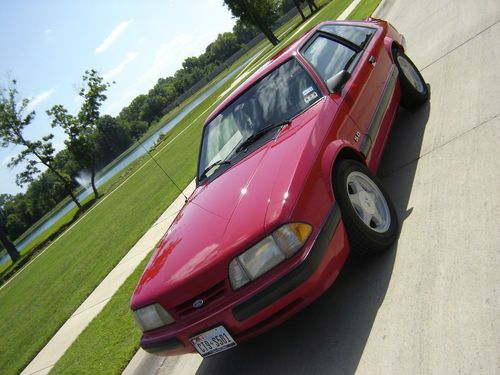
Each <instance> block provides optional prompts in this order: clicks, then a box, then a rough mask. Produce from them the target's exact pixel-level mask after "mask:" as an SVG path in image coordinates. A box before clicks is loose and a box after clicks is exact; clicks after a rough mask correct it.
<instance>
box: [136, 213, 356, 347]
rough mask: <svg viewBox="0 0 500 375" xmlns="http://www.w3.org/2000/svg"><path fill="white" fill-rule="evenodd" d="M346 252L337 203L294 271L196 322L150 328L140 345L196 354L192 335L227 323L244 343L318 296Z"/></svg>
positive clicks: (329, 281) (331, 279)
mask: <svg viewBox="0 0 500 375" xmlns="http://www.w3.org/2000/svg"><path fill="white" fill-rule="evenodd" d="M347 255H348V241H347V236H346V234H345V231H344V228H343V224H342V222H341V217H340V210H339V208H338V206H337V205H334V206H333V207H332V209H331V210H330V212H329V214H328V216H327V218H326V220H325V221H324V224H323V226H322V228H321V230H320V231H319V233H318V235H317V236H316V238H315V239H314V242H313V243H312V245H311V247H310V251H309V252H308V253H307V255H306V256H305V258H304V259H302V261H301V262H300V263H299V264H298V265H297V266H296V267H295V268H293V269H292V270H290V271H289V272H287V273H285V274H284V275H282V276H281V277H279V278H277V279H276V280H273V282H270V283H268V284H267V285H264V286H263V287H262V288H260V289H259V290H257V291H256V292H255V293H253V294H252V295H250V297H248V295H246V296H245V297H244V298H240V299H237V300H234V301H229V303H228V304H227V305H224V306H223V307H222V308H219V310H218V311H214V312H210V313H208V315H207V316H204V317H203V318H202V319H199V320H198V321H196V322H195V323H193V324H189V325H182V324H179V323H177V324H176V326H178V329H174V330H172V327H169V326H167V327H162V328H159V329H157V330H155V331H151V332H146V333H144V334H143V336H142V338H141V347H142V348H143V349H144V350H146V351H148V352H150V353H154V354H159V355H177V354H183V353H187V352H193V351H194V348H193V347H192V346H191V344H190V342H189V338H190V337H192V336H194V335H195V334H198V333H199V332H204V331H206V330H208V329H210V328H212V327H215V326H218V325H223V326H224V327H225V328H226V329H227V330H228V331H229V332H230V334H231V336H233V338H235V339H236V341H238V342H241V341H244V340H246V339H248V338H250V337H253V336H256V335H258V334H260V333H262V332H264V331H266V330H268V329H270V328H272V327H273V326H275V325H278V324H280V323H281V322H283V321H285V320H286V319H288V318H289V317H291V316H292V315H294V314H295V313H297V312H298V311H300V310H302V309H303V308H304V307H305V306H307V305H308V304H310V303H311V302H312V301H314V300H315V299H316V298H317V297H319V296H320V295H321V294H322V293H323V292H324V291H325V290H326V289H328V287H330V285H331V284H332V283H333V281H334V280H335V278H336V277H337V275H338V273H339V272H340V269H341V268H342V266H343V264H344V262H345V260H346V258H347Z"/></svg>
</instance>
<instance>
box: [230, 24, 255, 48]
mask: <svg viewBox="0 0 500 375" xmlns="http://www.w3.org/2000/svg"><path fill="white" fill-rule="evenodd" d="M233 33H234V35H235V36H236V40H237V41H238V43H240V44H246V43H248V42H249V41H251V40H252V39H253V38H255V37H256V36H257V35H258V34H259V29H257V28H256V27H255V26H253V25H248V24H246V23H244V22H242V21H241V20H237V21H236V23H235V25H234V27H233Z"/></svg>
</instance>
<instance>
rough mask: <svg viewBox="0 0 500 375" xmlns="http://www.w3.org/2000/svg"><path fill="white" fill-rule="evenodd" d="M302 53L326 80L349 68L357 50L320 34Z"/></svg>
mask: <svg viewBox="0 0 500 375" xmlns="http://www.w3.org/2000/svg"><path fill="white" fill-rule="evenodd" d="M302 55H303V56H304V57H305V58H306V59H307V60H308V61H309V63H311V65H312V66H313V67H314V68H315V69H316V71H317V72H318V73H319V75H320V76H321V78H323V80H325V81H326V80H328V79H329V78H332V77H333V76H334V75H335V74H337V73H338V72H340V71H341V70H343V69H346V68H348V66H349V65H350V63H351V61H352V60H353V58H354V57H355V55H356V52H355V51H353V50H352V49H350V48H348V47H346V46H344V45H343V44H340V43H338V42H336V41H334V40H332V39H328V38H326V37H324V36H321V35H320V36H318V37H317V38H316V39H315V40H314V41H313V42H312V43H311V44H310V45H309V46H308V47H307V49H306V50H305V51H302Z"/></svg>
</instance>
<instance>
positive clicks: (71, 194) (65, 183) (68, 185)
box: [34, 152, 82, 209]
mask: <svg viewBox="0 0 500 375" xmlns="http://www.w3.org/2000/svg"><path fill="white" fill-rule="evenodd" d="M34 154H35V156H37V157H38V159H40V161H41V162H42V163H43V164H44V165H45V166H46V167H47V168H49V169H50V170H51V171H52V172H53V173H54V174H55V175H56V176H57V178H58V179H60V180H61V181H62V183H63V184H64V186H65V187H66V191H67V192H68V194H69V196H70V197H71V199H72V200H73V202H75V204H76V206H77V207H78V209H80V208H82V205H81V204H80V202H78V199H77V198H76V195H75V194H73V188H72V187H71V184H70V183H69V182H68V180H67V179H66V178H64V176H63V175H62V174H60V173H59V172H58V171H57V169H55V168H54V167H53V166H52V165H51V164H50V163H48V162H47V161H46V160H44V159H43V158H42V157H41V156H39V155H38V154H37V153H36V152H34Z"/></svg>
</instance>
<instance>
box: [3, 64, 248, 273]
mask: <svg viewBox="0 0 500 375" xmlns="http://www.w3.org/2000/svg"><path fill="white" fill-rule="evenodd" d="M252 58H253V56H252V57H250V58H249V59H248V60H247V61H250V60H251V59H252ZM247 61H246V62H247ZM246 62H244V63H243V64H241V66H240V67H238V68H236V69H235V70H234V71H232V72H231V73H229V74H228V75H227V76H226V77H224V78H223V79H221V80H220V81H219V82H217V83H216V84H215V85H213V86H212V87H211V88H209V89H208V90H207V91H206V92H205V93H203V94H202V95H200V96H199V97H198V98H196V99H195V100H193V102H191V103H190V104H189V105H187V106H186V107H185V108H184V109H183V110H182V111H181V112H179V114H178V115H177V116H175V117H174V118H173V119H172V120H170V121H169V122H167V123H165V124H164V125H163V126H162V127H161V128H160V129H159V130H157V131H156V132H155V133H154V134H152V135H151V136H150V137H149V138H147V139H146V140H145V141H143V142H142V144H143V145H144V148H146V150H149V148H150V147H151V146H153V145H154V144H155V142H156V141H157V140H158V138H159V136H160V134H162V133H166V132H168V131H169V130H171V129H172V128H173V127H174V126H175V125H177V124H178V123H179V122H180V121H181V120H182V119H183V118H184V117H186V115H187V114H188V113H189V112H191V111H192V110H193V109H194V108H195V107H196V106H197V105H199V104H200V103H201V102H203V101H204V100H205V99H206V98H207V97H208V96H209V95H211V94H213V93H214V92H215V91H216V90H217V89H218V88H219V87H221V86H222V85H223V84H224V83H226V82H227V81H228V80H229V79H230V78H232V77H233V76H234V75H235V74H237V73H238V72H239V71H240V70H241V69H243V67H244V66H245V65H246ZM144 148H142V147H141V146H140V145H138V146H137V147H136V148H135V149H133V150H132V151H131V152H130V153H129V154H128V155H127V156H126V157H124V158H123V159H122V160H120V161H119V162H118V163H116V164H115V165H114V166H113V167H112V168H110V169H109V170H108V171H106V173H104V174H103V175H102V176H100V177H99V178H98V179H97V180H96V185H97V187H99V186H101V185H102V184H104V183H105V182H107V181H108V180H109V179H110V178H112V177H113V176H114V175H116V174H117V173H118V172H119V171H121V170H122V169H123V168H125V167H127V166H128V165H129V164H131V163H132V162H133V161H134V160H136V159H138V158H139V157H141V156H142V155H144V154H145V153H146V151H145V150H144ZM90 194H92V189H85V190H84V191H82V192H81V193H80V194H79V195H78V200H80V201H81V200H82V199H84V198H86V197H88V196H89V195H90ZM74 206H75V204H74V203H73V201H69V202H68V203H67V204H66V205H64V206H63V207H61V208H60V209H59V211H57V212H55V213H54V214H53V215H52V216H51V217H49V218H47V220H45V221H44V222H43V223H41V224H40V225H39V226H38V228H36V229H35V230H34V231H33V232H32V233H31V234H30V235H29V236H27V237H26V238H24V239H23V240H22V241H20V242H18V243H16V246H17V248H18V250H19V251H22V250H23V249H24V248H25V247H26V245H28V244H29V243H30V242H31V241H33V240H34V239H35V238H36V237H38V236H39V235H40V234H42V233H43V232H44V231H45V230H46V229H48V228H49V227H50V226H52V224H54V223H55V222H56V221H57V220H59V219H60V218H61V217H62V216H64V215H65V214H66V213H67V212H68V211H70V210H71V209H72V208H73V207H74ZM8 259H9V256H8V255H6V256H3V257H1V258H0V264H3V263H5V262H6V261H7V260H8Z"/></svg>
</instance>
